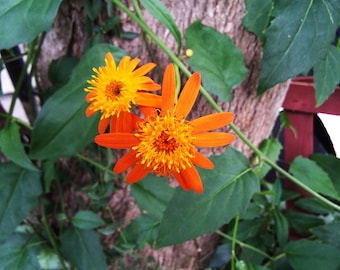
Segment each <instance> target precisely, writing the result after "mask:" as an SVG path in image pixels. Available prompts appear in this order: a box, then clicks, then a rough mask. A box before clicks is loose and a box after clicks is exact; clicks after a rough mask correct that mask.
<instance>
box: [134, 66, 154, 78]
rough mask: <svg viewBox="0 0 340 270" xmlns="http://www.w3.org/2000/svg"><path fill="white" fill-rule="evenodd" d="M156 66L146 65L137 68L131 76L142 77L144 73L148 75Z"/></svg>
mask: <svg viewBox="0 0 340 270" xmlns="http://www.w3.org/2000/svg"><path fill="white" fill-rule="evenodd" d="M155 66H156V64H155V63H146V64H145V65H143V66H141V67H140V68H137V69H136V70H135V71H134V72H133V76H136V77H137V76H143V75H145V74H146V73H148V72H149V71H150V70H152V69H153V68H154V67H155Z"/></svg>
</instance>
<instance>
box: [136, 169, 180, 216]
mask: <svg viewBox="0 0 340 270" xmlns="http://www.w3.org/2000/svg"><path fill="white" fill-rule="evenodd" d="M174 192H175V189H174V188H171V187H170V186H169V183H168V180H167V179H166V178H164V177H158V176H155V175H148V176H147V177H145V178H144V179H143V181H141V182H139V183H136V184H134V185H132V186H131V195H132V196H133V197H134V198H135V200H136V201H137V204H138V206H139V208H140V210H141V211H142V212H144V213H148V214H150V215H152V216H153V217H155V218H156V219H158V220H161V218H162V216H163V212H164V210H165V208H166V206H167V204H168V202H169V201H170V199H171V197H172V196H173V194H174Z"/></svg>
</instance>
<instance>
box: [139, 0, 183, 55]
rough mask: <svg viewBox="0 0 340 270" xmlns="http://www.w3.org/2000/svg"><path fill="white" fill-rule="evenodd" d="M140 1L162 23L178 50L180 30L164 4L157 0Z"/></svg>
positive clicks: (179, 47) (179, 46)
mask: <svg viewBox="0 0 340 270" xmlns="http://www.w3.org/2000/svg"><path fill="white" fill-rule="evenodd" d="M140 2H141V3H142V5H143V6H144V7H145V8H146V9H147V10H148V11H149V12H150V14H151V15H152V16H154V17H155V18H156V19H157V20H158V21H159V22H160V23H161V24H163V25H164V26H165V27H166V28H167V29H168V30H169V31H170V33H171V34H172V35H173V36H174V38H175V40H176V42H177V46H178V52H179V51H180V49H181V48H182V37H181V32H180V31H179V29H178V27H177V25H176V23H175V21H174V19H173V18H172V16H171V14H170V12H169V10H168V9H167V8H166V6H165V5H164V4H163V3H162V2H161V1H159V0H141V1H140Z"/></svg>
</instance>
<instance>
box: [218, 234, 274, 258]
mask: <svg viewBox="0 0 340 270" xmlns="http://www.w3.org/2000/svg"><path fill="white" fill-rule="evenodd" d="M216 233H217V234H219V235H221V236H222V237H224V238H226V239H228V240H231V241H235V243H236V244H239V245H240V246H241V247H242V248H247V249H249V250H252V251H254V252H256V253H258V254H261V255H263V256H264V257H266V258H268V259H269V260H273V259H274V258H273V257H271V256H270V255H268V254H267V253H265V252H263V251H262V250H260V249H258V248H256V247H254V246H251V245H249V244H247V243H244V242H242V241H240V240H237V239H235V238H234V237H231V236H229V235H228V234H225V233H223V232H221V231H220V230H217V231H216Z"/></svg>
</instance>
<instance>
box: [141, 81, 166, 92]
mask: <svg viewBox="0 0 340 270" xmlns="http://www.w3.org/2000/svg"><path fill="white" fill-rule="evenodd" d="M141 89H142V90H149V91H157V90H159V89H161V86H160V85H159V84H158V83H155V82H145V83H142V84H141Z"/></svg>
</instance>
